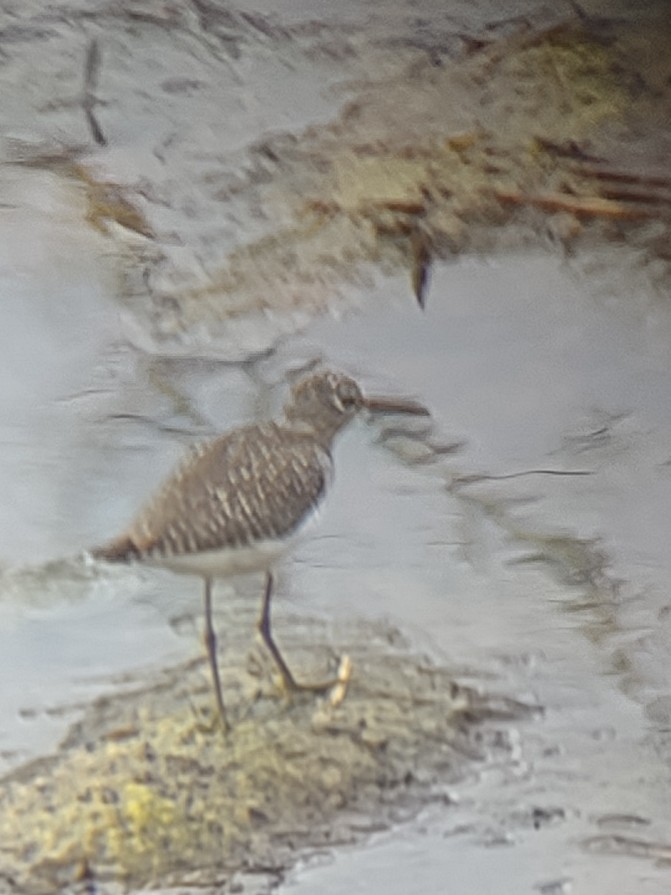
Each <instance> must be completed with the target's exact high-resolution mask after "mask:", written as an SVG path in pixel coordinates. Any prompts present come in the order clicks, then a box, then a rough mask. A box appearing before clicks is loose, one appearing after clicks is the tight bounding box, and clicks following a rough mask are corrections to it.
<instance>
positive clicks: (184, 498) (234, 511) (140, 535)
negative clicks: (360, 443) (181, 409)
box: [92, 423, 332, 562]
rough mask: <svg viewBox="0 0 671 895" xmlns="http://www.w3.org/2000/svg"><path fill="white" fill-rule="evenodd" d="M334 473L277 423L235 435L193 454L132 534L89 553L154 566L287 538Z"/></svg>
mask: <svg viewBox="0 0 671 895" xmlns="http://www.w3.org/2000/svg"><path fill="white" fill-rule="evenodd" d="M331 469H332V461H331V456H330V454H329V452H328V450H326V449H325V448H324V447H323V446H322V445H320V444H319V443H317V442H316V441H315V440H314V439H311V438H309V437H307V436H306V435H305V434H303V433H301V432H300V431H294V430H292V429H291V428H288V427H284V426H280V425H278V424H277V423H267V424H260V425H253V426H247V427H245V428H242V429H237V430H234V431H233V432H230V433H227V434H225V435H221V436H220V437H219V438H215V439H213V440H212V441H209V442H204V443H203V444H200V445H196V446H195V447H194V448H192V450H191V452H190V453H189V454H188V455H187V456H186V457H185V459H184V460H183V461H182V463H181V464H180V465H179V466H178V467H177V469H176V470H175V471H174V473H173V474H172V475H171V476H170V477H169V478H168V479H167V480H166V482H165V483H164V484H163V486H162V487H161V488H160V489H159V490H158V492H157V493H156V494H155V495H154V497H153V498H152V499H151V500H150V501H149V503H148V504H147V505H146V506H145V508H144V509H143V510H142V511H141V512H140V514H139V515H138V516H137V518H136V519H135V521H134V522H133V523H132V525H131V526H130V528H129V529H128V530H127V531H126V532H124V533H123V534H122V535H121V536H119V537H118V538H116V539H115V540H114V541H112V542H111V543H109V544H106V545H104V546H103V547H99V548H97V549H96V550H94V551H92V553H93V555H94V556H96V557H99V558H102V559H107V560H112V561H120V562H123V561H128V560H131V559H151V558H155V559H157V560H158V559H160V558H161V557H171V556H185V555H188V554H197V553H203V552H207V551H219V550H222V549H229V548H245V547H253V546H254V545H256V544H258V543H259V542H263V541H273V540H280V539H285V538H288V537H290V536H291V535H292V534H293V533H294V532H295V531H296V530H297V529H298V528H299V527H300V526H301V524H302V522H303V521H304V520H305V518H306V517H307V516H308V515H309V514H310V512H311V510H312V509H314V507H315V505H316V504H317V503H318V502H319V500H320V499H321V497H322V495H323V493H324V491H325V489H326V487H327V485H328V481H329V477H330V474H331Z"/></svg>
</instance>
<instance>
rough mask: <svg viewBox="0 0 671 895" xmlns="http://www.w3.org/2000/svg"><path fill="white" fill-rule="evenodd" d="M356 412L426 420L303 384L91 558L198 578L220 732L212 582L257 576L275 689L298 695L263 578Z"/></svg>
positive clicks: (334, 383) (172, 482) (338, 384)
mask: <svg viewBox="0 0 671 895" xmlns="http://www.w3.org/2000/svg"><path fill="white" fill-rule="evenodd" d="M362 408H368V409H370V410H378V411H391V412H400V413H413V414H426V413H427V411H426V410H425V408H423V407H422V406H421V405H418V404H415V403H413V402H407V401H405V402H404V401H393V400H387V399H378V398H368V399H367V398H364V396H363V395H362V393H361V390H360V389H359V386H358V385H357V384H356V382H354V380H353V379H350V378H349V377H347V376H343V375H341V374H338V373H329V372H326V373H317V374H314V375H312V376H309V377H307V378H306V379H303V380H301V381H300V382H299V383H298V384H297V385H296V386H294V388H293V389H292V392H291V399H290V401H289V402H288V403H287V405H286V406H285V408H284V414H283V416H282V417H281V418H280V419H278V420H276V421H274V422H268V423H260V424H257V425H253V426H246V427H243V428H240V429H234V430H233V431H231V432H228V433H226V434H224V435H220V436H219V437H218V438H214V439H212V440H211V441H208V442H205V443H203V444H200V445H197V446H195V447H194V448H192V450H191V452H190V453H189V454H188V455H187V456H186V457H185V459H184V460H183V461H182V463H181V464H180V465H179V466H178V467H177V468H176V470H175V471H174V472H173V474H172V475H171V476H170V477H169V478H168V479H167V480H166V481H165V483H164V484H163V486H162V487H161V488H160V489H159V490H158V491H157V493H156V494H155V495H154V497H153V498H152V499H151V500H150V501H149V503H148V504H147V505H146V507H145V508H144V509H143V510H142V511H141V512H140V514H139V515H138V516H137V517H136V519H135V520H134V522H133V523H132V524H131V525H130V527H129V528H128V529H127V530H126V531H125V532H123V533H122V534H121V535H120V536H119V537H117V538H115V539H114V540H113V541H111V542H109V543H108V544H105V545H103V546H101V547H97V548H95V549H94V550H92V551H91V555H92V556H94V557H95V558H97V559H103V560H107V561H110V562H129V561H133V560H139V561H142V562H146V563H148V564H154V565H160V566H165V567H167V568H169V569H172V570H173V571H177V572H182V573H190V574H200V575H202V576H203V578H204V580H205V620H206V645H207V651H208V658H209V662H210V667H211V672H212V676H213V680H214V687H215V694H216V698H217V706H218V709H219V713H220V716H221V719H222V722H223V724H224V727H225V728H228V722H227V720H226V714H225V711H224V703H223V699H222V696H221V685H220V682H219V671H218V667H217V663H216V638H215V634H214V629H213V627H212V606H211V587H212V578H213V577H218V576H226V575H230V574H236V573H239V572H249V571H256V570H258V571H261V570H263V571H265V572H266V589H265V596H264V601H263V609H262V613H261V617H260V620H259V628H260V631H261V634H262V636H263V638H264V640H265V642H266V645H267V646H268V648H269V650H270V651H271V653H272V655H273V657H274V659H275V661H276V663H277V665H278V667H279V670H280V673H281V675H282V678H283V680H284V683H285V685H286V686H287V687H288V688H290V689H294V690H295V689H301V687H299V685H298V684H297V683H296V681H295V680H294V678H293V676H292V674H291V672H290V671H289V668H288V667H287V665H286V663H285V661H284V659H283V658H282V656H281V654H280V652H279V650H278V648H277V646H276V645H275V642H274V641H273V639H272V635H271V632H270V597H271V594H272V584H273V578H272V573H271V571H270V570H271V567H272V565H273V564H274V562H275V561H276V560H277V559H278V557H279V556H280V555H281V553H282V552H283V551H284V549H286V547H287V545H288V543H290V541H291V538H292V536H293V535H294V534H295V533H297V531H298V529H299V528H300V527H301V526H302V524H303V523H304V522H305V520H306V519H307V517H308V516H310V515H311V513H312V511H313V510H314V509H315V507H316V506H317V504H318V503H319V501H320V500H321V498H322V497H323V495H324V492H325V490H326V488H327V486H328V482H329V480H330V478H331V474H332V469H333V461H332V458H331V446H332V443H333V439H334V437H335V436H336V434H337V433H338V432H339V431H340V429H341V428H342V427H343V426H344V425H346V423H347V422H348V421H349V420H350V419H352V418H353V417H354V416H355V415H356V413H357V412H358V411H359V410H361V409H362ZM332 684H333V681H329V682H328V684H324V685H316V686H312V685H309V686H308V687H306V689H311V690H323V689H326V688H327V687H329V686H331V685H332Z"/></svg>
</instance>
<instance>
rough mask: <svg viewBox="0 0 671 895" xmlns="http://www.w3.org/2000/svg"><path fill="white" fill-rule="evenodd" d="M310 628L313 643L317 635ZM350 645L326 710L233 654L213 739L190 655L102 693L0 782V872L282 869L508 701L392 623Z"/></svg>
mask: <svg viewBox="0 0 671 895" xmlns="http://www.w3.org/2000/svg"><path fill="white" fill-rule="evenodd" d="M302 633H304V630H303V632H302ZM315 633H317V635H319V636H317V637H316V640H315V637H314V635H315ZM312 635H313V636H312V638H311V639H312V641H313V642H315V643H319V642H321V643H322V647H321V648H322V649H323V632H319V631H317V629H316V628H315V629H314V630H313V631H312ZM393 643H395V644H396V645H392V644H393ZM315 649H319V648H318V647H316V648H315ZM347 649H348V652H349V653H350V654H351V656H352V659H353V661H354V676H353V679H352V682H351V686H350V691H349V693H348V694H347V697H346V699H345V700H344V702H343V703H342V704H341V705H339V706H337V707H333V706H331V705H330V704H329V703H328V701H324V700H318V701H315V699H314V697H311V696H305V697H303V696H301V698H299V699H296V700H294V701H292V702H291V703H288V702H286V701H285V700H283V699H279V698H277V694H276V693H275V691H274V690H273V689H272V688H271V687H270V686H269V685H265V690H266V692H265V693H259V692H258V687H259V685H258V681H256V682H255V681H254V679H253V678H252V677H251V676H250V675H249V674H247V673H244V672H242V671H241V670H240V669H241V667H242V665H243V663H244V659H243V657H242V656H237V655H234V656H232V657H230V658H231V660H232V661H231V665H230V666H229V669H228V670H227V671H226V673H225V676H224V683H225V692H226V697H227V700H228V703H229V708H230V713H231V717H232V719H233V724H234V727H233V730H232V732H231V733H230V734H228V735H226V736H225V735H224V734H223V733H222V731H221V730H220V728H218V727H217V726H216V725H213V724H212V720H211V714H210V713H209V706H210V704H211V693H210V692H209V684H208V681H207V678H206V676H205V674H204V667H203V663H202V662H200V661H199V662H197V663H195V662H194V663H191V666H189V667H183V668H179V669H176V670H175V671H174V672H171V673H165V675H164V676H163V678H162V679H161V681H160V682H159V683H158V684H154V685H153V686H152V687H148V688H147V689H144V690H142V691H139V692H136V693H134V694H132V695H120V696H118V697H114V698H110V699H106V700H101V701H99V702H98V703H97V704H96V705H94V706H92V707H91V709H90V710H89V711H88V712H87V713H86V716H85V718H84V719H83V720H82V721H81V723H78V724H76V725H75V726H74V727H73V729H72V730H71V732H70V734H69V735H68V737H67V738H66V740H65V742H64V743H63V744H62V747H61V749H60V750H59V751H58V753H57V754H56V755H54V756H53V757H50V758H46V759H42V760H39V761H36V762H33V763H31V764H29V765H27V766H25V767H22V768H19V769H18V770H17V771H15V772H13V773H11V774H9V775H8V776H6V777H5V779H4V780H3V781H2V793H3V796H2V800H1V803H0V878H11V879H12V880H13V881H14V887H13V891H17V892H26V893H43V892H44V893H46V892H50V893H55V892H58V891H59V890H62V889H63V888H65V887H66V886H68V885H71V884H72V882H73V880H75V879H76V878H77V876H78V875H81V874H82V868H85V869H86V873H87V874H88V876H89V878H91V877H92V878H93V879H95V880H99V881H106V882H107V883H111V882H114V883H116V884H121V885H122V886H123V887H131V886H133V887H137V886H143V885H149V884H154V885H170V884H178V883H183V884H186V883H189V882H190V883H192V884H196V885H201V884H207V883H212V882H214V881H217V880H219V881H220V880H222V879H225V878H227V877H230V876H231V875H232V874H233V873H234V872H235V871H236V870H240V869H243V868H244V869H252V870H253V869H254V868H255V867H265V868H267V867H269V866H270V867H282V866H287V865H289V864H291V863H292V861H293V860H295V856H296V851H297V850H298V849H300V848H302V847H308V846H318V845H324V844H327V843H331V842H338V841H351V840H352V838H353V837H354V836H355V832H354V831H355V829H359V830H361V829H365V828H366V826H367V825H368V826H370V827H371V828H373V827H378V828H379V826H380V825H384V824H385V823H388V822H390V821H391V820H392V819H394V818H397V817H398V816H401V815H402V814H403V812H406V813H411V812H412V811H414V810H416V809H417V808H418V807H419V805H421V804H422V802H423V801H424V800H426V799H427V798H429V797H430V796H431V794H432V793H435V787H436V785H437V784H439V783H441V782H444V781H447V780H449V779H452V778H454V777H455V776H457V775H458V774H459V773H461V772H462V771H463V767H464V764H465V763H466V762H468V761H470V760H473V759H474V758H477V757H478V756H479V754H480V744H478V743H476V738H475V737H474V736H473V729H474V727H476V726H480V725H481V722H482V721H483V720H484V719H486V718H492V717H493V716H494V715H497V716H498V717H500V716H501V714H502V715H503V716H505V717H506V718H510V717H513V716H515V715H517V714H519V707H518V706H516V705H515V704H514V703H512V702H510V703H502V702H501V701H499V702H496V703H495V702H494V701H492V700H488V699H487V698H485V697H482V696H478V695H477V694H475V693H474V692H472V691H470V690H467V689H464V688H461V687H458V686H456V685H455V684H454V682H453V680H452V679H451V677H450V675H449V673H448V672H447V671H446V670H445V669H441V668H437V667H435V666H433V665H432V664H431V663H430V662H428V661H426V660H422V659H418V658H417V657H413V656H411V655H410V654H409V653H408V652H407V650H406V649H405V648H404V645H403V644H402V643H401V642H400V641H399V638H398V637H397V636H396V635H395V634H394V633H393V632H392V633H390V632H389V631H385V630H377V631H376V632H372V631H371V630H363V629H361V630H360V631H359V633H358V634H357V636H356V639H355V640H354V641H353V642H351V643H350V644H348V647H347ZM299 655H300V654H299ZM305 655H306V654H305V651H304V657H305ZM313 658H314V657H313ZM308 664H310V663H308ZM300 668H301V665H300V660H299V669H300ZM255 690H256V696H255ZM196 703H197V705H198V709H196V706H195V704H196ZM205 716H207V717H205ZM204 722H207V723H204ZM481 731H482V728H481V726H480V732H481ZM499 745H500V744H499ZM359 835H360V833H359ZM3 874H4V877H3V876H2V875H3Z"/></svg>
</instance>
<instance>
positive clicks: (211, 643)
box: [204, 577, 230, 731]
mask: <svg viewBox="0 0 671 895" xmlns="http://www.w3.org/2000/svg"><path fill="white" fill-rule="evenodd" d="M204 639H205V648H206V649H207V658H208V660H209V663H210V670H211V672H212V682H213V684H214V695H215V698H216V700H217V709H218V710H219V717H220V718H221V723H222V724H223V727H224V730H225V731H228V730H230V725H229V723H228V718H227V717H226V709H225V708H224V699H223V696H222V695H221V681H220V679H219V667H218V665H217V635H216V634H215V633H214V625H213V624H212V579H211V578H209V577H206V578H205V638H204Z"/></svg>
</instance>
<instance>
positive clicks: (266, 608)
mask: <svg viewBox="0 0 671 895" xmlns="http://www.w3.org/2000/svg"><path fill="white" fill-rule="evenodd" d="M272 593H273V575H272V572H268V573H267V575H266V589H265V592H264V594H263V606H262V608H261V615H260V616H259V622H258V629H259V632H260V634H261V637H263V642H264V643H265V645H266V646H267V647H268V649H269V650H270V653H271V655H272V657H273V659H274V660H275V664H276V665H277V667H278V668H279V671H280V674H281V676H282V683H283V684H284V686H285V688H286V689H287V690H288V691H290V692H293V693H295V692H297V691H299V690H310V691H311V692H313V693H325V692H326V691H327V690H330V689H331V688H332V687H334V686H336V684H340V683H342V681H341V680H340V678H339V677H336V678H332V679H331V680H330V681H325V682H324V683H320V684H299V683H298V682H297V681H296V679H295V678H294V676H293V674H292V673H291V671H290V670H289V666H288V665H287V663H286V662H285V661H284V659H283V658H282V653H281V652H280V651H279V649H278V647H277V644H276V643H275V641H274V640H273V635H272V634H271V632H270V598H271V596H272Z"/></svg>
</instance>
